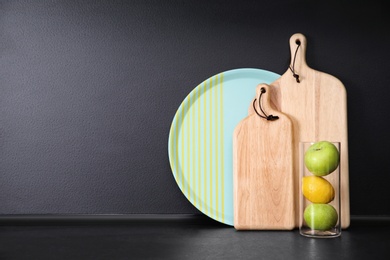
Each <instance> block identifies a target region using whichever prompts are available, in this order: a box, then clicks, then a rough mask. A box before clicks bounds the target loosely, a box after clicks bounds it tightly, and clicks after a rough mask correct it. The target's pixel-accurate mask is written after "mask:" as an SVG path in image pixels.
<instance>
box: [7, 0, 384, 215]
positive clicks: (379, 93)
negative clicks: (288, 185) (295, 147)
mask: <svg viewBox="0 0 390 260" xmlns="http://www.w3.org/2000/svg"><path fill="white" fill-rule="evenodd" d="M350 2H351V3H348V2H347V1H322V3H318V1H309V0H308V1H270V2H266V1H245V0H240V1H158V0H155V1H142V0H139V1H120V0H118V1H96V0H90V1H69V0H66V1H65V0H64V1H56V0H54V1H4V0H2V1H0V214H42V213H88V214H89V213H197V212H198V211H197V210H196V209H195V208H194V207H193V206H192V205H191V204H190V203H189V202H188V201H187V200H186V199H185V197H184V196H183V195H182V194H181V192H180V190H179V188H178V187H177V185H176V183H175V181H174V179H173V177H172V174H171V171H170V167H169V160H168V155H167V139H168V133H169V127H170V124H171V121H172V119H173V116H174V113H175V111H176V109H177V108H178V106H179V105H180V103H181V101H182V100H183V99H184V97H185V96H186V95H187V94H188V93H189V92H190V91H191V90H192V89H193V88H194V87H196V86H197V85H198V84H199V83H200V82H202V81H203V80H205V79H207V78H208V77H210V76H212V75H214V74H216V73H219V72H222V71H225V70H229V69H234V68H243V67H251V68H261V69H266V70H270V71H273V72H276V73H279V74H282V73H283V72H284V71H285V70H286V69H287V66H288V63H289V57H290V54H289V47H288V40H289V38H290V36H291V35H292V34H294V33H296V32H301V33H303V34H305V36H306V37H307V40H308V52H307V61H308V64H309V65H310V66H311V67H312V68H315V69H317V70H321V71H324V72H327V73H329V74H332V75H334V76H336V77H337V78H339V79H340V80H341V81H342V82H343V83H344V85H345V86H346V89H347V92H348V116H349V143H350V146H349V149H350V186H351V214H354V215H381V214H390V204H389V203H388V199H389V198H390V196H389V195H388V194H389V192H388V186H389V184H388V183H389V180H390V179H389V173H390V166H389V165H390V163H389V154H390V153H389V151H388V148H389V147H390V141H389V138H388V137H387V135H388V133H389V132H390V127H389V124H388V122H389V116H388V115H387V113H386V112H388V111H390V109H389V108H390V106H389V104H390V102H389V98H390V90H389V89H390V88H389V86H390V77H389V74H390V71H389V68H390V67H389V65H388V61H389V58H390V55H389V53H390V51H389V46H390V33H389V32H390V31H389V29H390V28H389V27H388V25H387V24H388V23H387V22H388V21H386V20H385V19H387V18H385V16H386V15H387V14H386V13H385V11H384V10H385V9H384V6H383V4H382V3H381V2H380V1H374V0H372V1H364V2H363V1H350Z"/></svg>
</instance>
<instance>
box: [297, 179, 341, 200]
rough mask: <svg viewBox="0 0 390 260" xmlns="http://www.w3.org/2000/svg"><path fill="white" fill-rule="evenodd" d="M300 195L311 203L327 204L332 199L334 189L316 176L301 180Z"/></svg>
mask: <svg viewBox="0 0 390 260" xmlns="http://www.w3.org/2000/svg"><path fill="white" fill-rule="evenodd" d="M302 193H303V195H304V196H305V198H306V199H308V200H309V201H311V202H313V203H325V204H326V203H329V202H331V201H332V200H333V199H334V195H335V192H334V188H333V186H332V184H331V183H330V182H329V181H327V180H326V179H324V178H322V177H318V176H314V175H312V176H306V177H303V178H302Z"/></svg>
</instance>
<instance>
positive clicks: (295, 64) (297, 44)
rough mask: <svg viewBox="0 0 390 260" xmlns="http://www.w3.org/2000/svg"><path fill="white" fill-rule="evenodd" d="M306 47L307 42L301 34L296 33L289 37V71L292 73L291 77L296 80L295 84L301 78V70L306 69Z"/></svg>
mask: <svg viewBox="0 0 390 260" xmlns="http://www.w3.org/2000/svg"><path fill="white" fill-rule="evenodd" d="M306 47H307V41H306V37H305V36H304V35H303V34H301V33H296V34H293V35H292V36H291V37H290V53H291V61H290V67H289V70H290V71H291V72H292V73H293V77H296V78H297V82H298V80H299V79H300V77H301V75H300V74H299V73H300V72H301V71H302V68H307V67H308V66H307V63H306ZM291 72H290V73H291ZM296 75H298V76H296Z"/></svg>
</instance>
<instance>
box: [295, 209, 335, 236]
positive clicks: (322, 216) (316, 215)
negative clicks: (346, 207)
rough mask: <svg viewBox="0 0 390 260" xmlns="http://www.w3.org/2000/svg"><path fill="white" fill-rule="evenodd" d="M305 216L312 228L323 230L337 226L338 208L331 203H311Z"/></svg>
mask: <svg viewBox="0 0 390 260" xmlns="http://www.w3.org/2000/svg"><path fill="white" fill-rule="evenodd" d="M303 217H304V219H305V221H306V224H307V225H308V226H309V227H310V228H311V229H315V230H321V231H325V230H329V229H331V228H333V227H335V226H336V224H337V220H338V214H337V211H336V209H335V208H334V207H333V206H331V205H329V204H316V203H314V204H310V205H309V206H307V208H306V209H305V212H304V213H303Z"/></svg>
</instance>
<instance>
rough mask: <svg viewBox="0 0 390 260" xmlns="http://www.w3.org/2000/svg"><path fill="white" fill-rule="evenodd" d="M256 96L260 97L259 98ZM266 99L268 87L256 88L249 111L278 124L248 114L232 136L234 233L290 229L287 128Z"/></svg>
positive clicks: (290, 165) (290, 134)
mask: <svg viewBox="0 0 390 260" xmlns="http://www.w3.org/2000/svg"><path fill="white" fill-rule="evenodd" d="M262 90H263V91H265V92H264V93H263V94H262V95H261V92H262ZM271 95H272V93H271V89H270V87H269V86H268V85H266V84H261V85H259V86H258V87H257V90H256V97H257V100H256V102H255V103H254V104H255V108H256V111H257V112H258V113H260V115H264V114H263V113H262V111H264V112H266V113H267V114H266V115H274V116H278V117H279V118H278V119H276V120H267V119H265V118H262V117H260V116H259V115H258V114H257V113H254V114H251V115H249V116H248V117H246V118H245V119H243V120H242V121H241V122H240V123H239V124H238V125H237V126H236V128H235V130H234V134H233V175H234V180H233V182H234V227H235V228H236V229H237V230H266V229H268V230H291V229H293V228H294V227H295V222H296V220H295V212H294V210H295V208H296V206H295V205H294V203H295V200H294V190H293V183H294V180H293V178H294V176H293V169H294V165H293V140H292V138H293V130H292V122H291V120H290V119H289V118H288V117H287V116H286V115H284V114H282V113H281V112H279V111H276V110H275V109H273V107H272V106H271V105H270V96H271ZM259 100H260V102H259ZM259 104H261V107H260V105H259Z"/></svg>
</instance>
